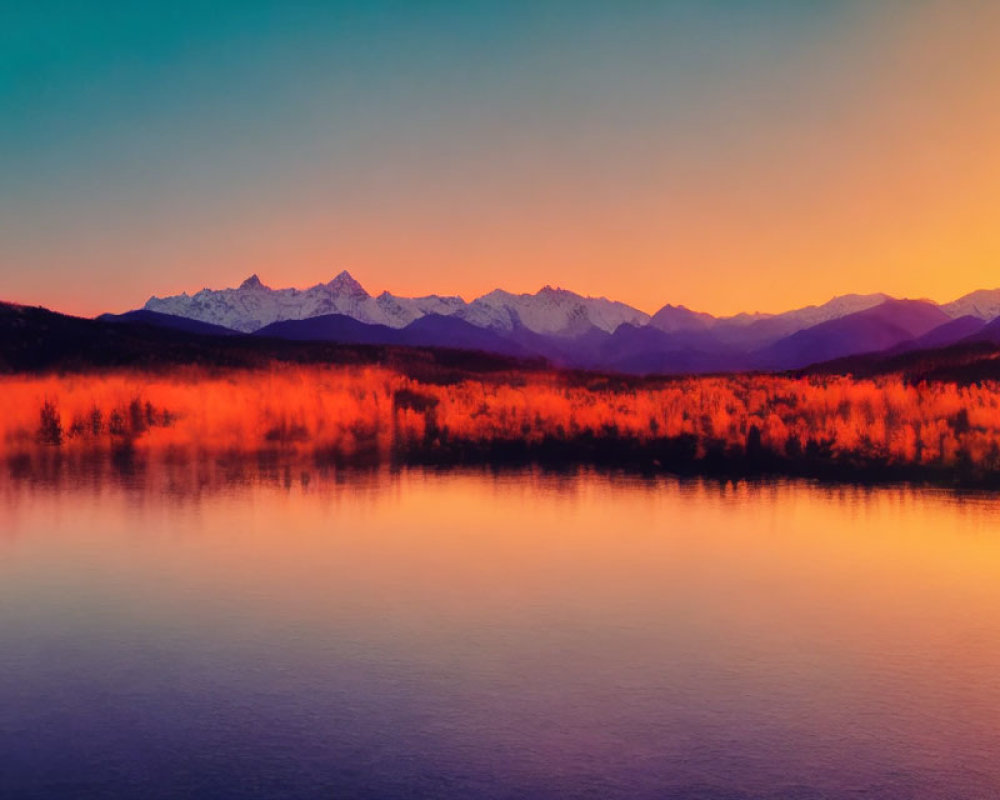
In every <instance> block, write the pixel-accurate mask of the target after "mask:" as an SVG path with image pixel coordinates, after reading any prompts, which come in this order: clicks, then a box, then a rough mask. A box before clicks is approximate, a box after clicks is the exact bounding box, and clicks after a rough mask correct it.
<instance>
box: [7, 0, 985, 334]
mask: <svg viewBox="0 0 1000 800" xmlns="http://www.w3.org/2000/svg"><path fill="white" fill-rule="evenodd" d="M998 76H1000V3H996V2H993V0H947V2H922V1H921V0H898V2H897V1H895V0H882V1H881V2H880V1H878V0H858V1H857V2H850V1H848V0H845V1H844V2H835V0H754V1H751V0H744V1H742V2H740V1H738V0H731V1H730V2H724V1H723V0H688V1H687V2H673V1H671V0H664V1H663V2H654V1H653V0H614V1H613V2H612V0H604V1H603V2H590V1H589V0H565V2H561V1H557V0H525V1H524V2H521V1H520V0H497V2H478V1H477V0H462V1H461V2H435V1H434V0H420V1H416V0H396V2H382V1H381V0H364V1H359V2H334V1H333V0H329V1H328V2H294V1H293V0H286V1H285V2H261V1H258V0H239V1H238V2H235V1H227V2H213V3H208V2H186V1H185V0H169V2H161V1H160V0H145V1H144V2H139V0H136V1H135V2H125V1H124V0H108V1H106V2H101V3H96V2H86V1H85V0H75V1H74V0H66V1H65V2H52V1H51V0H32V2H21V3H4V4H2V5H0V298H3V299H8V300H15V301H19V302H28V303H38V304H44V305H47V306H49V307H53V308H56V309H59V310H64V311H69V312H73V313H80V314H94V313H98V312H100V311H105V310H124V309H126V308H131V307H136V306H138V305H141V304H142V303H143V302H145V300H146V299H147V297H148V296H149V295H151V294H157V295H161V296H162V295H166V294H174V293H177V292H180V291H182V290H187V291H196V290H198V289H200V288H201V287H203V286H210V287H214V288H221V287H223V286H230V285H236V284H238V283H239V282H240V281H241V280H242V279H243V278H245V277H246V276H247V275H249V274H250V273H252V272H257V273H259V274H260V276H261V278H262V279H263V280H264V281H265V282H266V283H268V284H270V285H272V286H289V285H294V286H307V285H311V284H314V283H317V282H319V281H325V280H328V279H330V278H331V277H333V276H334V275H335V274H336V273H337V272H339V271H340V270H342V269H349V270H350V271H351V272H352V274H354V276H355V277H356V278H358V279H359V280H360V281H361V282H362V283H363V284H364V285H365V286H366V288H368V289H369V291H372V292H373V293H377V292H378V291H381V290H382V289H389V290H390V291H393V292H395V293H398V294H425V293H430V292H437V293H442V294H462V295H463V296H465V297H466V299H471V297H472V296H475V295H477V294H481V293H483V292H486V291H489V290H491V289H493V288H495V287H497V286H502V287H504V288H507V289H510V290H512V291H535V290H537V289H538V288H539V287H540V286H541V285H543V284H546V283H549V284H553V285H561V286H564V287H566V288H572V289H574V290H576V291H579V292H581V293H584V294H594V295H606V296H610V297H613V298H616V299H621V300H624V301H626V302H629V303H632V304H633V305H636V306H638V307H640V308H642V309H644V310H647V311H654V310H655V309H656V308H658V307H659V306H661V305H662V304H663V303H666V302H672V303H683V304H686V305H688V306H690V307H693V308H697V309H701V310H706V311H710V312H713V313H732V312H736V311H739V310H762V311H780V310H784V309H786V308H790V307H793V306H799V305H804V304H808V303H815V302H823V301H825V300H827V299H829V298H830V297H831V296H833V295H835V294H842V293H845V292H852V291H856V292H869V291H886V292H889V293H892V294H895V295H898V296H908V297H931V298H933V299H936V300H941V301H944V300H951V299H954V298H955V297H957V296H958V295H960V294H963V293H965V292H967V291H970V290H972V289H976V288H993V287H995V286H998V285H1000V85H998V83H997V79H998Z"/></svg>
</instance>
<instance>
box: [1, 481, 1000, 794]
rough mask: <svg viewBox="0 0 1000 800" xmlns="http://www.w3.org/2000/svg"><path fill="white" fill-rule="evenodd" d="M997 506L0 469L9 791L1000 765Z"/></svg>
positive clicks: (489, 785)
mask: <svg viewBox="0 0 1000 800" xmlns="http://www.w3.org/2000/svg"><path fill="white" fill-rule="evenodd" d="M998 509H1000V504H998V502H997V501H996V500H994V499H993V498H992V497H989V496H956V495H952V494H948V493H944V492H938V491H932V490H917V489H905V488H885V489H877V490H865V489H861V488H835V489H830V488H822V487H816V486H812V485H809V484H804V483H782V484H763V485H746V484H744V485H741V486H738V487H733V486H732V485H729V486H726V487H722V486H720V485H718V484H713V483H700V482H694V483H682V482H677V481H672V480H657V481H642V480H638V479H627V478H609V477H606V476H600V475H592V474H583V475H578V476H573V477H565V476H560V477H552V476H545V475H540V474H533V473H527V474H516V475H506V476H500V477H497V476H493V475H489V474H482V473H476V474H469V473H465V474H455V473H445V474H439V473H425V472H419V471H414V472H404V473H401V474H400V473H397V474H391V473H388V472H384V473H375V474H367V475H341V476H339V477H336V476H327V477H323V476H318V475H315V474H313V475H309V474H305V475H303V474H302V473H300V472H298V471H292V470H289V471H286V472H284V473H278V474H275V475H266V476H265V475H260V476H254V475H247V474H242V475H241V476H240V477H239V479H238V480H223V479H219V478H218V477H217V476H215V477H212V476H208V477H206V476H198V475H196V474H194V473H193V472H191V471H190V470H189V471H187V472H185V471H184V469H183V468H174V469H173V470H159V471H145V472H139V473H138V474H135V475H132V476H131V477H127V478H113V477H109V474H108V473H107V472H104V471H102V472H100V473H95V474H92V475H88V474H87V473H86V472H84V473H82V474H76V475H59V476H56V477H55V478H52V477H51V476H50V477H49V479H33V478H31V477H30V476H29V477H25V476H22V477H10V478H7V477H4V478H0V797H3V798H97V797H100V798H105V797H107V798H132V797H135V798H164V797H171V798H173V797H197V798H201V797H205V798H235V797H240V798H469V799H470V800H477V798H601V799H602V800H603V799H604V798H691V799H693V798H701V799H703V800H723V799H725V800H737V799H742V798H786V799H788V800H792V799H794V800H813V799H814V798H892V799H893V800H895V799H896V798H955V799H957V798H970V800H980V799H981V798H997V797H1000V510H998Z"/></svg>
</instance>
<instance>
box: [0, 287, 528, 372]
mask: <svg viewBox="0 0 1000 800" xmlns="http://www.w3.org/2000/svg"><path fill="white" fill-rule="evenodd" d="M273 361H283V362H288V363H329V364H373V363H375V364H388V365H391V366H393V367H394V368H397V369H400V370H401V371H403V372H404V373H407V374H410V373H413V374H424V373H425V372H428V371H430V372H431V373H433V374H437V373H439V372H440V371H441V370H459V371H460V372H488V371H493V370H510V369H539V368H542V367H544V366H545V365H544V364H543V363H542V362H539V361H538V360H537V359H536V360H534V361H526V360H523V359H512V358H510V357H506V356H502V355H498V354H493V353H485V352H470V351H466V350H455V349H451V348H441V347H422V348H421V347H405V346H400V345H393V346H371V345H360V344H353V343H352V344H343V343H340V344H338V343H331V342H303V341H288V340H282V339H278V338H269V337H255V336H247V335H219V334H216V333H211V334H205V333H194V332H191V331H186V330H180V329H177V328H173V327H168V326H162V325H154V324H150V322H149V321H139V322H132V321H123V320H116V321H107V320H100V319H83V318H81V317H72V316H68V315H66V314H59V313H56V312H54V311H49V310H48V309H45V308H41V307H36V306H22V305H17V304H14V303H3V302H0V372H7V373H10V372H39V371H47V370H54V369H58V370H63V371H70V372H72V371H87V370H90V369H94V368H109V367H115V368H122V367H124V368H133V367H134V368H142V369H162V368H170V367H175V366H181V365H202V366H212V367H240V368H248V367H261V366H265V365H267V364H268V363H270V362H273Z"/></svg>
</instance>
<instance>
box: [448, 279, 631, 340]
mask: <svg viewBox="0 0 1000 800" xmlns="http://www.w3.org/2000/svg"><path fill="white" fill-rule="evenodd" d="M455 315H456V316H458V317H460V318H461V319H464V320H465V321H466V322H470V323H472V324H473V325H478V326H479V327H482V328H491V329H493V330H497V331H512V330H514V329H515V328H518V327H524V328H527V329H528V330H530V331H533V332H535V333H542V334H548V335H557V336H578V335H581V334H584V333H586V332H587V331H588V330H590V329H591V328H597V329H599V330H602V331H605V332H607V333H611V332H613V331H614V330H615V328H617V327H618V326H619V325H622V324H625V323H628V324H631V325H645V324H646V323H647V322H648V321H649V314H646V313H644V312H642V311H639V310H638V309H635V308H632V307H631V306H628V305H625V303H619V302H617V301H614V300H608V299H607V298H604V297H583V296H582V295H578V294H576V293H575V292H570V291H568V290H566V289H553V288H552V287H551V286H545V287H544V288H542V289H541V290H539V291H538V292H537V293H535V294H511V293H510V292H505V291H503V290H502V289H496V290H494V291H492V292H490V293H489V294H484V295H483V296H482V297H479V298H476V299H475V300H473V301H472V302H471V303H469V305H468V306H467V307H466V308H464V309H460V310H458V311H456V312H455Z"/></svg>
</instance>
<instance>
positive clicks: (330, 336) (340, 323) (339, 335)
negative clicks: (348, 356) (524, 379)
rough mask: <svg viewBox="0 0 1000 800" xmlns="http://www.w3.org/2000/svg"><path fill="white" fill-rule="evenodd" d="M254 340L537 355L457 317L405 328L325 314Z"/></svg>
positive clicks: (273, 328)
mask: <svg viewBox="0 0 1000 800" xmlns="http://www.w3.org/2000/svg"><path fill="white" fill-rule="evenodd" d="M254 336H265V337H275V338H279V339H290V340H294V341H300V342H306V341H312V342H340V343H350V344H375V345H402V346H407V347H454V348H461V349H464V350H482V351H486V352H490V353H499V354H501V355H510V356H518V357H528V356H533V355H536V354H535V353H534V352H532V351H530V350H529V349H527V348H525V347H522V346H521V345H519V344H517V343H516V342H514V341H511V340H510V339H507V338H504V337H503V336H500V335H499V334H497V333H494V332H493V331H491V330H488V329H486V328H479V327H476V326H475V325H472V324H471V323H468V322H466V321H464V320H461V319H458V318H456V317H448V316H443V315H440V314H427V315H425V316H423V317H420V318H419V319H416V320H414V321H413V322H411V323H410V324H409V325H407V326H406V327H404V328H390V327H389V326H387V325H369V324H367V323H364V322H358V321H357V320H356V319H353V318H351V317H348V316H346V315H344V314H325V315H323V316H320V317H310V318H308V319H298V320H285V321H283V322H274V323H272V324H270V325H266V326H265V327H263V328H261V329H260V330H259V331H257V332H256V333H255V334H254Z"/></svg>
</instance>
